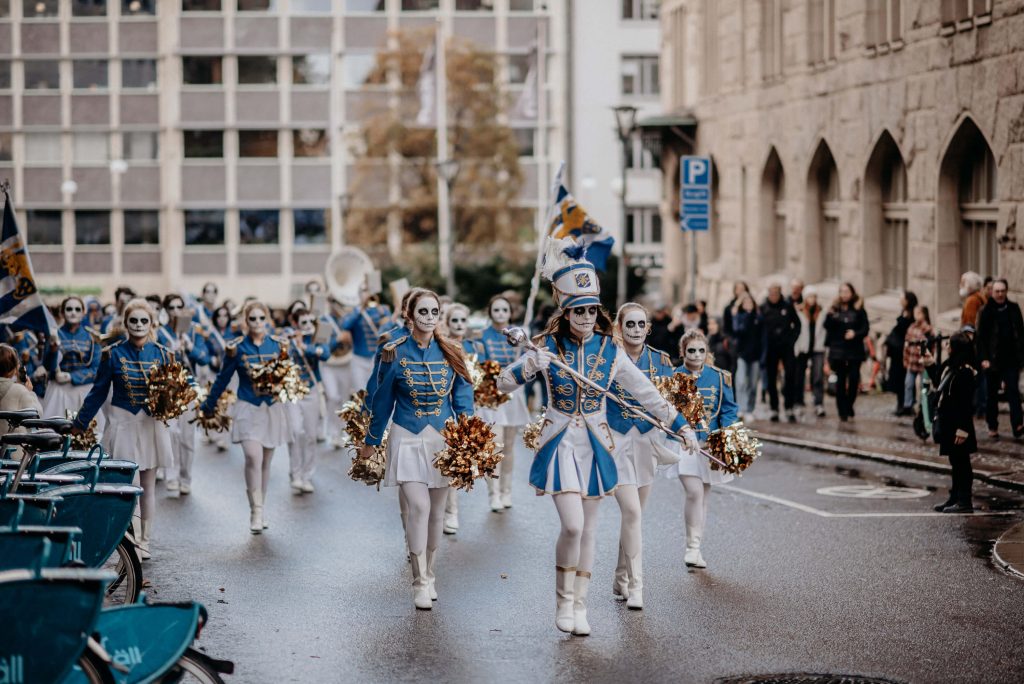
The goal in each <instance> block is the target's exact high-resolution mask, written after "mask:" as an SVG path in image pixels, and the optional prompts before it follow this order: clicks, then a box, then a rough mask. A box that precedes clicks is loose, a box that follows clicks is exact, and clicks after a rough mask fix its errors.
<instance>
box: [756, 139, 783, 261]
mask: <svg viewBox="0 0 1024 684" xmlns="http://www.w3.org/2000/svg"><path fill="white" fill-rule="evenodd" d="M761 227H762V230H764V231H765V232H766V235H764V239H763V240H762V243H761V244H762V249H761V254H762V255H763V257H762V262H761V263H762V264H763V268H762V272H763V273H782V272H784V271H785V270H786V172H785V171H784V170H783V168H782V160H780V159H779V153H778V152H777V151H776V150H775V148H774V147H773V148H772V150H771V152H769V154H768V161H766V162H765V165H764V173H763V174H762V176H761Z"/></svg>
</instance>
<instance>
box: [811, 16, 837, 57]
mask: <svg viewBox="0 0 1024 684" xmlns="http://www.w3.org/2000/svg"><path fill="white" fill-rule="evenodd" d="M835 58H836V2H835V0H808V2H807V63H808V64H810V65H811V66H823V65H825V64H827V63H828V62H831V61H833V60H835Z"/></svg>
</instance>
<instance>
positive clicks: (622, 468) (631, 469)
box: [612, 426, 657, 487]
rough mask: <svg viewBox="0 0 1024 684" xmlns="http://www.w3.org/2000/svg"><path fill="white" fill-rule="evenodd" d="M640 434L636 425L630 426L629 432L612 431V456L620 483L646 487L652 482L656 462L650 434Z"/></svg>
mask: <svg viewBox="0 0 1024 684" xmlns="http://www.w3.org/2000/svg"><path fill="white" fill-rule="evenodd" d="M652 433H653V431H651V432H648V433H647V434H641V433H640V430H638V429H637V428H636V426H634V427H632V428H630V430H629V432H627V433H626V434H622V433H621V432H615V433H613V438H614V440H615V450H614V451H613V452H612V458H614V459H615V470H616V471H617V472H618V473H619V484H620V485H635V486H637V487H647V486H648V485H650V484H652V483H653V482H654V473H655V469H656V467H657V464H656V462H655V460H654V449H653V448H652V447H651V435H652Z"/></svg>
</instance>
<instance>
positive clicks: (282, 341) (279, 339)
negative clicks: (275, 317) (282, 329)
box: [270, 335, 292, 347]
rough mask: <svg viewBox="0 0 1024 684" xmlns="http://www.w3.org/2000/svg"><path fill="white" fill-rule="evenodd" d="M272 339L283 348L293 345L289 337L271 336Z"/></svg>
mask: <svg viewBox="0 0 1024 684" xmlns="http://www.w3.org/2000/svg"><path fill="white" fill-rule="evenodd" d="M270 339H272V340H274V341H275V342H277V343H278V344H279V345H281V346H282V347H287V346H288V345H290V344H291V343H292V340H291V338H290V337H288V336H287V335H271V336H270Z"/></svg>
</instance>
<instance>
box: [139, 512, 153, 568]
mask: <svg viewBox="0 0 1024 684" xmlns="http://www.w3.org/2000/svg"><path fill="white" fill-rule="evenodd" d="M151 525H152V523H151V522H149V521H148V520H143V521H141V522H140V523H139V536H138V537H137V538H136V540H135V541H137V542H138V546H137V547H136V548H137V549H138V551H139V560H149V559H150V558H152V557H153V555H152V554H151V553H150V548H149V532H150V526H151Z"/></svg>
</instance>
